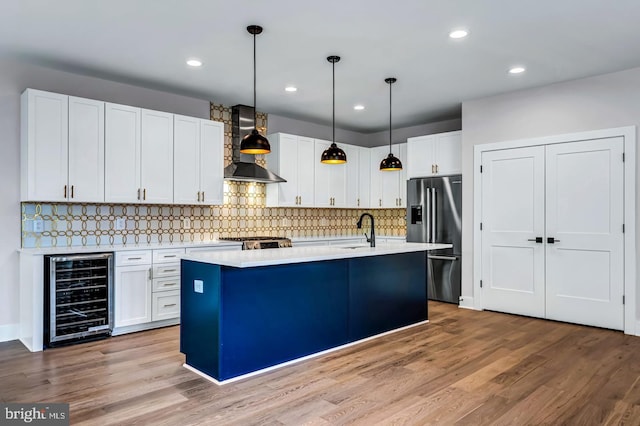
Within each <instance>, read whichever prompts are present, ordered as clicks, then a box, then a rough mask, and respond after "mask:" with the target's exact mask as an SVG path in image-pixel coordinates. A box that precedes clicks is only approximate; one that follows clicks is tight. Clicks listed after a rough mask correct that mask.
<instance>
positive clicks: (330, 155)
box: [320, 56, 347, 164]
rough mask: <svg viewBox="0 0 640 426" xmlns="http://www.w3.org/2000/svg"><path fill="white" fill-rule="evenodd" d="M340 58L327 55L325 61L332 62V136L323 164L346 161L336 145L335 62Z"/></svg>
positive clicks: (325, 151) (323, 154) (323, 157)
mask: <svg viewBox="0 0 640 426" xmlns="http://www.w3.org/2000/svg"><path fill="white" fill-rule="evenodd" d="M339 60H340V56H329V57H328V58H327V61H329V62H331V64H333V138H332V139H331V146H330V147H329V148H327V149H325V150H324V152H323V153H322V157H321V158H320V162H321V163H325V164H343V163H346V162H347V154H345V153H344V151H343V150H341V149H340V148H338V145H336V62H338V61H339Z"/></svg>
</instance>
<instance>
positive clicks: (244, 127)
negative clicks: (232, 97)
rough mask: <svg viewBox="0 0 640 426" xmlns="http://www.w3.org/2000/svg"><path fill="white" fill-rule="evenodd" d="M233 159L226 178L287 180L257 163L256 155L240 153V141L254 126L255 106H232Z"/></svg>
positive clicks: (227, 169) (247, 180) (257, 180)
mask: <svg viewBox="0 0 640 426" xmlns="http://www.w3.org/2000/svg"><path fill="white" fill-rule="evenodd" d="M231 123H232V125H231V135H232V137H231V148H232V153H231V161H232V163H231V164H229V165H228V166H227V167H225V169H224V178H225V179H228V180H239V181H243V182H261V183H278V182H286V180H284V179H282V178H281V177H280V176H278V175H277V174H275V173H273V172H270V171H269V170H267V169H265V168H264V167H261V166H259V165H257V164H256V159H255V155H249V154H242V153H240V141H242V138H243V137H245V136H246V135H248V134H249V133H251V131H252V130H253V128H254V112H253V107H250V106H246V105H236V106H234V107H232V108H231Z"/></svg>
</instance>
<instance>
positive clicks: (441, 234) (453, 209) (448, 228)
mask: <svg viewBox="0 0 640 426" xmlns="http://www.w3.org/2000/svg"><path fill="white" fill-rule="evenodd" d="M430 182H431V186H432V197H431V205H432V211H434V212H435V214H434V215H433V217H432V219H431V220H432V221H433V230H434V231H435V232H434V236H433V238H434V241H433V242H434V243H443V244H453V248H452V249H450V250H451V251H452V252H453V253H455V254H461V253H462V216H461V213H462V211H461V206H462V177H461V176H459V175H455V176H443V177H441V178H432V179H431V181H430Z"/></svg>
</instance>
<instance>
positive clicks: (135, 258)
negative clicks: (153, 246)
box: [127, 257, 142, 260]
mask: <svg viewBox="0 0 640 426" xmlns="http://www.w3.org/2000/svg"><path fill="white" fill-rule="evenodd" d="M127 260H142V258H141V257H127Z"/></svg>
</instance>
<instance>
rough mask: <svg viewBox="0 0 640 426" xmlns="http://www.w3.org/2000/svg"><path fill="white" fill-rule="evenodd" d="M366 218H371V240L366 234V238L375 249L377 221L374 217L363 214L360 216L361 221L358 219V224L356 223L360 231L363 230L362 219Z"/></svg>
mask: <svg viewBox="0 0 640 426" xmlns="http://www.w3.org/2000/svg"><path fill="white" fill-rule="evenodd" d="M365 216H369V218H370V219H371V238H369V236H367V233H366V232H365V233H364V236H365V237H367V242H368V243H371V247H375V246H376V229H375V221H374V220H373V216H371V214H370V213H362V214H361V215H360V219H358V223H356V226H357V227H358V229H360V228H362V219H363V218H364V217H365Z"/></svg>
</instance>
